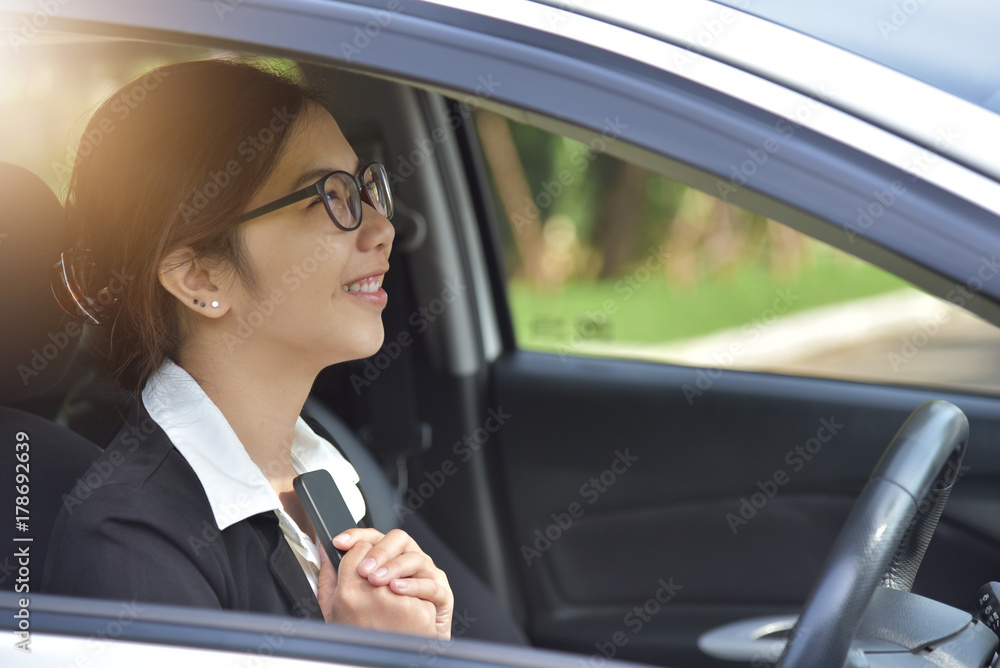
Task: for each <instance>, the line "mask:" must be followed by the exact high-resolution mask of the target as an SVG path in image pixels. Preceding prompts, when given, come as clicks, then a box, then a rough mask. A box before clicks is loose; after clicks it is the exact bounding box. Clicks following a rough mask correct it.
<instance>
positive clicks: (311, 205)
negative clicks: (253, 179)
mask: <svg viewBox="0 0 1000 668" xmlns="http://www.w3.org/2000/svg"><path fill="white" fill-rule="evenodd" d="M360 166H361V163H360V162H359V160H358V157H357V156H356V155H355V153H354V151H353V150H352V149H351V146H350V145H349V144H348V143H347V140H346V139H345V138H344V135H343V134H342V133H341V131H340V128H339V127H338V125H337V123H336V121H334V119H333V117H331V116H330V114H329V113H327V112H326V110H324V109H322V108H321V107H319V106H318V105H315V104H312V103H310V104H309V105H307V107H306V109H305V110H304V111H303V112H302V113H301V114H300V115H299V117H298V118H297V119H296V120H295V122H294V124H293V126H292V134H291V135H290V136H289V137H288V139H287V140H286V143H285V146H284V152H283V154H282V157H281V158H280V160H279V161H278V164H277V165H276V167H275V170H274V172H273V174H272V175H271V177H270V178H269V179H268V180H267V182H266V183H265V184H264V185H263V187H262V188H261V189H260V191H259V192H258V193H257V195H256V196H255V197H254V199H253V201H252V202H251V203H250V206H249V207H248V210H250V209H254V208H256V207H258V206H262V205H265V204H267V203H269V202H272V201H274V200H276V199H278V198H280V197H282V196H284V195H287V194H289V193H291V192H294V191H296V190H299V189H301V188H303V187H305V186H308V185H310V184H311V183H314V182H315V181H317V180H318V179H319V178H320V177H321V176H322V175H324V174H326V173H329V172H332V171H335V170H343V171H346V172H350V173H351V174H357V172H358V170H359V167H360ZM243 234H244V242H245V247H246V251H247V255H248V258H249V260H250V265H251V267H252V270H253V272H254V274H255V275H256V277H257V280H258V286H259V289H258V291H257V292H256V293H255V294H250V293H249V291H248V290H245V289H242V288H241V287H239V285H238V283H237V284H234V286H233V287H232V289H231V290H229V296H228V297H227V300H228V304H229V305H230V308H229V311H228V312H227V313H226V314H225V315H226V316H228V317H223V318H220V320H228V321H229V322H228V323H226V325H227V326H226V329H227V331H229V332H230V336H229V337H227V339H226V340H227V341H228V342H229V343H230V345H248V346H252V347H253V348H252V349H253V350H254V351H258V352H261V353H263V354H266V355H269V356H273V359H274V360H275V361H282V362H284V363H287V364H302V365H303V366H304V370H307V371H310V372H316V371H318V369H311V368H309V367H311V366H316V365H318V367H319V368H322V367H324V366H328V365H330V364H334V363H337V362H341V361H345V360H350V359H358V358H361V357H367V356H369V355H373V354H374V353H375V352H376V351H377V350H378V349H379V347H380V346H381V345H382V339H383V336H384V332H383V328H382V316H381V314H382V309H383V308H384V307H385V304H386V293H385V290H383V289H382V287H381V284H382V281H383V277H384V275H385V272H386V271H387V270H388V269H389V252H390V250H391V248H392V240H393V235H394V231H393V228H392V225H391V224H390V223H389V221H388V220H387V219H386V218H385V217H384V216H382V215H380V214H379V213H378V212H377V211H375V209H373V208H372V207H371V206H370V205H369V204H368V203H367V202H366V203H365V204H364V212H363V214H362V218H361V226H360V228H358V229H356V230H353V231H351V232H345V231H343V230H341V229H339V228H338V227H337V226H336V225H334V224H333V222H332V221H331V220H330V217H329V215H328V214H327V212H326V208H325V207H324V206H323V204H322V202H319V201H318V198H314V197H309V198H307V199H304V200H302V201H300V202H296V203H295V204H292V205H289V206H287V207H284V208H282V209H278V210H277V211H274V212H272V213H269V214H267V215H264V216H261V217H259V218H255V219H253V220H251V221H249V222H247V223H244V224H243ZM219 324H220V325H222V324H223V323H222V322H220V323H219ZM233 330H235V333H233ZM233 336H235V340H234V339H233V338H232V337H233Z"/></svg>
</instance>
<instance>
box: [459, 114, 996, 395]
mask: <svg viewBox="0 0 1000 668" xmlns="http://www.w3.org/2000/svg"><path fill="white" fill-rule="evenodd" d="M476 120H477V129H478V134H479V139H480V141H481V144H482V148H483V152H484V155H485V157H486V163H487V165H488V166H489V171H490V174H491V183H492V187H493V190H494V198H493V199H494V201H495V203H496V206H497V209H498V211H497V214H498V216H497V217H498V218H499V219H500V220H501V221H502V224H501V225H500V239H501V244H502V252H503V256H504V264H505V267H506V281H507V286H506V287H507V293H508V299H509V304H510V310H511V320H512V322H513V325H514V330H515V336H516V340H517V345H518V346H519V347H520V348H523V349H526V350H534V351H541V352H548V353H552V354H554V355H559V356H560V357H561V358H564V359H567V358H570V357H573V356H601V357H614V358H629V359H641V360H649V361H655V362H663V363H671V364H683V365H690V366H695V367H704V368H705V369H706V373H705V377H706V378H705V383H706V384H708V383H710V381H711V380H712V378H714V377H717V375H718V374H719V373H721V372H724V371H726V370H729V369H744V370H754V371H767V372H774V373H783V374H796V375H807V376H818V377H828V378H843V379H851V380H862V381H870V382H881V383H891V384H913V385H928V386H943V387H950V388H957V389H964V390H971V391H982V392H996V391H998V390H1000V378H998V377H997V375H996V374H994V373H991V372H990V371H989V370H988V369H986V368H984V365H983V364H982V363H981V354H982V351H983V350H987V349H989V348H990V347H991V346H994V345H996V344H997V343H998V342H1000V333H998V331H997V329H996V328H995V327H993V326H992V325H990V324H988V323H986V322H984V321H981V320H979V319H978V318H976V317H975V316H973V315H971V314H969V313H968V312H966V311H965V310H963V309H961V308H960V306H961V304H962V303H964V301H965V300H966V299H967V298H971V295H972V294H973V293H974V292H975V286H955V290H953V291H952V292H951V293H949V295H948V300H942V299H938V298H936V297H933V296H930V295H928V294H926V293H924V292H921V291H919V290H917V289H916V288H914V287H913V286H912V285H910V284H909V283H907V282H906V281H904V280H903V279H900V278H898V277H896V276H894V275H892V274H890V273H888V272H886V271H884V270H882V269H880V268H878V267H875V266H873V265H871V264H868V263H866V262H863V261H861V260H859V259H857V258H855V257H853V256H852V255H850V254H849V253H846V252H843V251H841V250H838V249H836V248H834V247H832V246H829V245H826V244H824V243H821V242H819V241H817V240H815V239H812V238H811V237H808V236H806V235H804V234H802V233H800V232H798V231H796V230H793V229H791V228H789V227H787V226H785V225H782V224H781V223H778V222H776V221H774V220H769V219H767V218H765V217H763V216H761V215H758V214H755V213H753V212H752V211H748V210H746V209H743V208H740V207H738V206H735V205H733V204H731V203H729V202H727V201H726V199H725V196H726V193H727V188H728V187H729V186H731V185H732V184H736V185H737V186H738V185H740V184H741V179H742V182H746V179H747V178H748V177H750V176H752V174H753V172H754V170H755V169H756V168H757V166H758V163H757V162H756V161H755V160H754V156H753V155H749V154H748V157H747V160H746V161H744V162H743V163H741V164H740V165H738V166H736V167H734V170H733V174H732V175H730V178H729V179H722V180H720V181H718V183H717V184H716V185H717V192H715V193H705V192H702V191H699V190H695V189H693V188H690V187H687V186H685V185H683V184H681V183H678V182H675V181H671V180H668V179H666V178H664V177H662V176H660V175H658V174H655V173H652V172H649V171H647V170H645V169H643V168H641V167H638V166H635V165H632V164H629V163H627V162H623V161H621V160H618V159H616V158H613V157H610V156H608V155H606V154H604V153H603V152H602V151H603V150H604V149H605V148H606V146H607V145H608V143H609V142H612V141H614V139H615V136H614V128H613V127H609V128H607V130H606V131H605V132H604V133H603V135H601V136H597V137H595V138H594V139H593V140H591V141H590V142H589V143H580V142H577V141H574V140H572V139H568V138H566V137H562V136H559V135H555V134H552V133H549V132H546V131H544V130H539V129H537V128H533V127H531V126H527V125H522V124H520V123H517V122H514V121H509V120H506V119H504V118H501V117H500V116H497V115H495V114H492V113H490V112H487V111H485V110H481V111H480V112H479V113H478V115H477V118H476ZM882 196H883V197H884V198H885V199H886V201H885V202H884V203H883V204H882V206H889V205H890V204H891V202H889V201H888V199H889V198H891V197H893V196H894V195H893V193H891V192H887V193H883V194H882ZM872 215H877V211H876V212H874V213H873V214H872ZM850 232H851V231H850V230H845V235H846V236H845V239H846V241H847V244H846V246H845V247H849V246H850V242H851V239H850V238H849V237H850ZM699 391H701V390H699V388H697V387H691V388H688V389H687V390H686V394H688V395H689V400H690V399H692V397H696V396H697V394H698V392H699Z"/></svg>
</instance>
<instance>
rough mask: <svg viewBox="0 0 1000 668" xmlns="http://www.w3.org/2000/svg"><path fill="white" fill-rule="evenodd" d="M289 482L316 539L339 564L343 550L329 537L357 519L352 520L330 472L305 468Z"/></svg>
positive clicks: (351, 527)
mask: <svg viewBox="0 0 1000 668" xmlns="http://www.w3.org/2000/svg"><path fill="white" fill-rule="evenodd" d="M292 485H294V487H295V494H296V495H297V496H298V497H299V501H300V502H301V503H302V507H303V508H304V509H305V511H306V516H307V517H308V518H309V522H310V523H311V524H312V526H313V529H314V530H315V531H316V540H318V541H319V543H320V545H322V546H323V549H324V550H326V556H328V557H330V561H332V562H333V565H334V567H339V566H340V558H341V557H342V556H344V553H343V552H341V551H340V550H338V549H337V548H335V547H334V546H333V538H334V536H338V535H340V534H341V533H343V532H344V531H345V530H347V529H354V528H356V527H357V526H358V523H357V522H355V521H354V516H353V515H351V510H350V509H349V508H348V507H347V502H346V501H344V497H343V495H341V493H340V489H339V488H338V487H337V483H335V482H334V481H333V476H331V475H330V472H329V471H326V470H323V469H321V470H319V471H309V472H308V473H303V474H302V475H300V476H298V477H296V478H295V480H293V481H292Z"/></svg>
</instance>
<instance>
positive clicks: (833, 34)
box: [717, 0, 1000, 113]
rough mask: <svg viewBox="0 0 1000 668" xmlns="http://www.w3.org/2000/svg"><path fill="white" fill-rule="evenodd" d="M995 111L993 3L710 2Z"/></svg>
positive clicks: (997, 80)
mask: <svg viewBox="0 0 1000 668" xmlns="http://www.w3.org/2000/svg"><path fill="white" fill-rule="evenodd" d="M717 1H718V2H721V3H723V4H727V5H730V6H732V7H735V8H738V9H742V10H743V11H745V12H747V13H750V14H753V15H755V16H759V17H761V18H764V19H767V20H768V21H773V22H774V23H777V24H779V25H783V26H785V27H788V28H792V29H793V30H797V31H799V32H801V33H803V34H806V35H810V36H812V37H815V38H817V39H821V40H823V41H824V42H828V43H830V44H833V45H835V46H838V47H840V48H842V49H846V50H847V51H851V52H852V53H856V54H858V55H860V56H863V57H865V58H868V59H869V60H872V61H874V62H877V63H881V64H882V65H885V66H887V67H891V68H892V69H894V70H897V71H899V72H902V73H903V74H907V75H909V76H911V77H913V78H914V79H919V80H920V81H923V82H925V83H928V84H930V85H932V86H934V87H936V88H939V89H941V90H943V91H947V92H948V93H951V94H952V95H955V96H957V97H960V98H962V99H963V100H967V101H969V102H972V103H973V104H976V105H978V106H980V107H983V108H985V109H989V110H991V111H993V112H997V113H1000V50H998V49H997V48H996V29H997V26H1000V4H998V3H994V2H981V1H979V0H949V1H948V2H927V0H841V1H840V2H836V3H831V2H818V1H816V0H813V1H809V0H754V2H752V3H751V2H749V1H748V0H717Z"/></svg>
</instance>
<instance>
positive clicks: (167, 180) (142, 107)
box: [66, 60, 322, 391]
mask: <svg viewBox="0 0 1000 668" xmlns="http://www.w3.org/2000/svg"><path fill="white" fill-rule="evenodd" d="M308 102H316V103H320V104H322V99H321V97H320V96H319V95H318V94H317V93H316V92H314V91H313V90H311V89H309V88H307V87H305V86H303V85H301V84H299V83H297V82H296V81H294V80H292V79H290V78H289V77H287V76H284V75H281V74H278V73H276V72H272V71H267V70H265V69H263V68H262V67H261V66H259V65H256V64H249V63H246V62H240V61H233V60H204V61H196V62H186V63H177V64H173V65H167V66H164V67H160V68H157V69H155V70H153V71H151V72H149V73H148V74H146V75H143V76H141V77H139V78H137V79H136V80H135V81H133V82H132V83H130V84H128V85H126V86H124V87H123V88H122V89H120V90H119V91H117V92H116V93H115V94H113V95H112V96H111V97H110V98H108V99H107V100H105V101H104V102H103V103H102V104H101V106H100V107H99V108H98V109H97V111H96V112H95V113H94V115H93V117H92V118H91V119H90V122H89V123H88V124H87V128H86V130H85V131H84V135H83V138H82V139H81V143H80V151H79V152H78V153H77V157H76V163H75V165H74V167H73V174H72V177H71V179H70V185H69V192H68V196H67V200H66V210H67V213H68V216H69V219H70V223H71V224H72V225H74V226H75V229H77V230H78V231H79V234H80V239H81V245H82V247H83V248H85V249H89V253H88V255H89V258H88V267H90V269H89V270H88V271H87V272H86V276H85V282H86V285H84V286H82V287H83V288H84V290H85V291H86V292H87V293H89V294H90V295H101V296H104V297H108V296H109V295H111V298H115V299H116V302H115V303H114V304H113V305H110V306H107V308H108V312H106V313H105V314H102V315H105V316H107V317H102V321H105V322H108V326H109V327H110V328H111V334H110V339H111V341H110V349H109V351H107V360H106V361H107V362H108V364H109V365H110V368H111V371H112V372H113V374H114V376H115V377H116V378H117V379H118V381H119V382H120V383H121V384H122V386H123V387H125V388H126V389H128V390H132V391H138V390H141V389H142V387H143V386H144V385H145V383H146V381H147V380H148V378H149V377H150V375H151V374H152V373H153V372H154V371H155V370H156V369H157V368H159V366H160V365H161V364H162V363H163V361H164V360H165V359H166V358H168V357H173V358H175V359H176V353H177V351H178V349H179V347H180V345H181V344H182V343H183V336H182V334H183V333H182V331H181V322H180V317H179V314H178V309H177V302H176V299H175V298H174V297H173V296H172V295H171V294H170V293H169V292H167V291H166V290H165V289H164V288H163V286H161V285H160V283H159V279H158V276H157V271H158V265H159V263H160V261H161V259H162V258H164V257H165V256H166V255H167V254H169V253H170V252H172V251H173V250H176V249H177V248H181V247H184V246H188V247H190V248H192V249H193V250H194V252H195V254H196V255H197V257H199V258H202V259H205V260H206V261H213V262H214V261H224V262H225V263H227V266H230V267H232V269H233V270H234V271H235V272H236V274H237V275H238V277H239V278H240V279H241V280H242V281H243V283H244V285H246V286H247V288H248V289H250V290H251V291H253V290H254V288H255V285H256V283H255V280H254V273H253V270H252V266H251V265H250V263H249V262H248V260H247V258H246V257H245V253H244V248H243V244H242V240H241V233H240V227H239V226H234V225H233V221H234V220H235V219H236V218H238V217H239V215H240V214H241V213H242V212H243V211H244V209H245V208H246V207H247V205H248V204H249V203H250V201H251V199H252V198H253V196H254V195H255V194H256V192H257V191H258V190H259V189H260V187H261V186H262V185H263V183H264V182H265V181H266V180H267V178H268V176H269V175H270V174H271V172H272V170H273V169H274V166H275V164H276V162H277V161H278V158H279V157H280V156H281V152H282V147H283V146H284V144H285V141H286V139H287V137H288V135H289V133H290V132H291V129H292V124H293V120H294V119H295V118H296V117H297V116H298V115H299V114H300V113H301V112H302V111H303V110H304V109H305V108H306V105H307V103H308ZM106 301H108V302H109V301H110V298H109V299H107V300H106ZM101 303H102V304H103V303H105V302H101Z"/></svg>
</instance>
